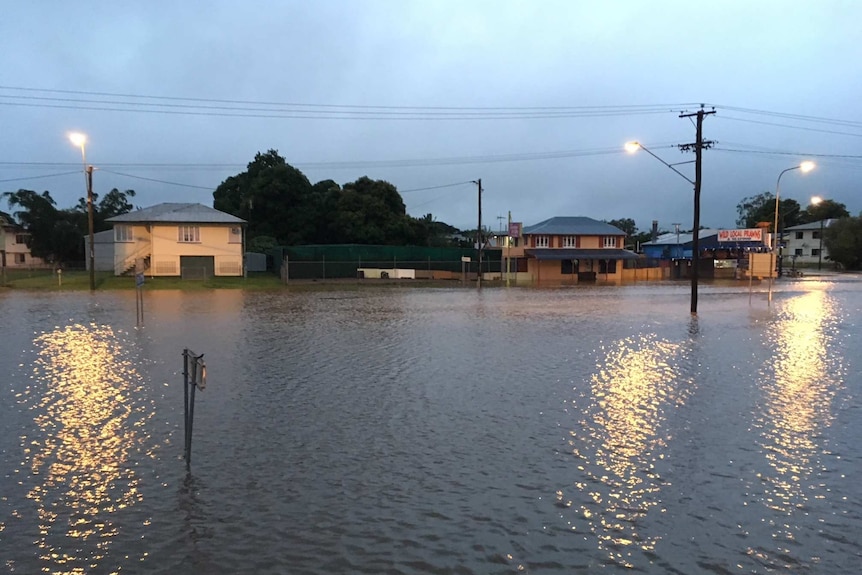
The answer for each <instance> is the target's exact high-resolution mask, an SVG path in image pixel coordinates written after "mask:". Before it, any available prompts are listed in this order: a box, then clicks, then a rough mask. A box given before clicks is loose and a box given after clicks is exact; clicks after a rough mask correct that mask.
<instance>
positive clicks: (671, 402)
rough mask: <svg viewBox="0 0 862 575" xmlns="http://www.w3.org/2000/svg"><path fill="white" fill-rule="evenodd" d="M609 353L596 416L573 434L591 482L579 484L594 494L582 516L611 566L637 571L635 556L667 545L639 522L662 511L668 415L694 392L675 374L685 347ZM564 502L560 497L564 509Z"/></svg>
mask: <svg viewBox="0 0 862 575" xmlns="http://www.w3.org/2000/svg"><path fill="white" fill-rule="evenodd" d="M604 353H605V357H603V358H602V359H601V361H599V362H598V363H597V366H596V373H595V375H594V376H593V378H592V382H591V389H592V394H591V397H590V400H591V401H592V402H593V403H592V405H591V406H590V407H589V408H588V409H587V413H588V414H589V417H588V419H587V420H586V421H582V422H580V427H581V430H582V431H579V430H573V431H571V432H570V433H569V435H570V437H569V447H570V448H571V451H572V453H573V454H574V455H575V456H576V457H577V458H578V459H579V460H580V464H579V469H581V470H582V471H583V472H585V473H586V475H587V477H588V478H589V479H590V481H589V482H577V483H576V484H575V486H576V487H577V489H578V490H579V491H581V492H583V493H586V494H588V500H589V503H587V504H583V505H581V506H580V509H579V510H580V512H581V515H582V517H583V519H585V520H586V521H587V522H588V525H589V530H590V532H591V533H593V534H594V535H595V536H596V537H597V539H598V544H599V547H600V548H601V549H603V550H605V551H606V552H607V553H608V557H609V559H610V560H612V561H614V562H616V563H619V564H621V565H624V566H628V567H632V564H631V556H632V552H633V551H634V550H635V549H641V550H645V551H649V550H652V549H654V548H655V545H656V542H657V541H658V539H659V538H658V537H648V536H644V535H642V534H641V533H640V529H639V523H640V520H642V519H643V518H645V517H646V516H647V515H648V514H649V513H650V512H651V510H652V509H653V508H654V507H656V506H659V505H660V504H661V497H660V495H659V492H660V490H661V482H662V480H661V478H660V477H659V475H658V473H657V472H656V470H655V462H656V461H657V460H660V459H662V458H663V457H664V453H663V451H664V449H666V448H667V439H668V438H667V437H666V436H665V435H664V434H663V431H662V423H663V421H664V419H665V418H666V417H667V412H668V410H670V409H673V408H674V407H677V406H681V405H683V404H684V403H685V401H686V399H687V397H688V394H689V393H690V386H689V385H687V384H681V383H680V381H679V375H678V372H677V370H676V369H675V367H674V364H675V363H676V362H677V361H679V360H680V359H681V358H683V357H684V354H685V350H684V347H683V346H682V345H681V344H676V343H672V342H669V341H664V340H658V339H656V338H654V337H650V336H644V337H643V338H641V339H640V340H633V339H626V340H622V341H619V342H617V344H616V345H614V346H611V347H609V348H607V349H605V350H604ZM572 403H573V404H574V403H576V402H575V401H573V402H572ZM575 411H577V408H575ZM583 432H586V435H587V436H586V437H579V435H581V434H582V433H583ZM564 499H565V497H564V493H561V492H558V493H557V500H558V502H561V501H564ZM564 506H568V504H567V503H564Z"/></svg>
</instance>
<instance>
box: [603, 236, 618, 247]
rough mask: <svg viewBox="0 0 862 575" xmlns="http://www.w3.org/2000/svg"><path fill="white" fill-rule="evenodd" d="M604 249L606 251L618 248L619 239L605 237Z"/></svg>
mask: <svg viewBox="0 0 862 575" xmlns="http://www.w3.org/2000/svg"><path fill="white" fill-rule="evenodd" d="M602 247H603V248H605V249H609V248H615V247H617V237H616V236H605V237H604V238H602Z"/></svg>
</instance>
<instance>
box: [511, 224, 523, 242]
mask: <svg viewBox="0 0 862 575" xmlns="http://www.w3.org/2000/svg"><path fill="white" fill-rule="evenodd" d="M522 226H523V224H522V223H521V222H509V237H510V238H520V237H521V227H522Z"/></svg>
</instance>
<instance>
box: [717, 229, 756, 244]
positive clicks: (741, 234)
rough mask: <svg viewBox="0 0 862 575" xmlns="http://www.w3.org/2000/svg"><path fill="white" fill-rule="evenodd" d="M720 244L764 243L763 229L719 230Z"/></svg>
mask: <svg viewBox="0 0 862 575" xmlns="http://www.w3.org/2000/svg"><path fill="white" fill-rule="evenodd" d="M718 241H720V242H762V241H763V228H747V229H742V230H718Z"/></svg>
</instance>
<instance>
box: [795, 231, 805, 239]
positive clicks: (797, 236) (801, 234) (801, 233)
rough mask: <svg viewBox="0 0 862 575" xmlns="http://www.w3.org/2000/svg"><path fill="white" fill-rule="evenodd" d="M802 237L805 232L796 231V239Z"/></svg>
mask: <svg viewBox="0 0 862 575" xmlns="http://www.w3.org/2000/svg"><path fill="white" fill-rule="evenodd" d="M803 237H805V232H796V239H797V240H801V239H802V238H803Z"/></svg>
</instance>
